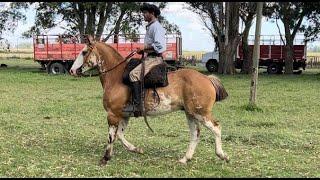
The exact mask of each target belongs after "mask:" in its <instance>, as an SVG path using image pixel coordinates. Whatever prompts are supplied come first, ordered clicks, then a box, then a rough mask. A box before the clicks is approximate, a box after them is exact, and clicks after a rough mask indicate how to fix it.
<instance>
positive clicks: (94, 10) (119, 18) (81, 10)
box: [24, 2, 176, 42]
mask: <svg viewBox="0 0 320 180" xmlns="http://www.w3.org/2000/svg"><path fill="white" fill-rule="evenodd" d="M31 4H36V11H37V14H36V21H35V25H34V26H33V27H32V28H31V29H30V30H29V31H28V32H26V33H24V35H25V36H26V37H30V36H32V35H33V34H39V33H40V32H41V31H43V30H44V29H50V28H53V27H56V26H58V25H59V24H60V23H61V22H66V24H67V26H66V27H64V29H65V30H66V32H68V33H69V34H90V35H92V36H93V37H95V39H96V40H100V39H101V38H102V34H105V32H107V35H106V36H104V37H103V39H102V40H103V41H106V40H108V39H109V38H110V37H111V36H112V35H114V41H115V42H117V41H118V35H119V34H120V33H121V32H122V33H125V34H137V33H138V32H137V29H138V27H139V26H141V25H142V21H143V17H142V13H141V12H140V6H141V5H142V2H39V3H34V2H31V3H29V5H31ZM158 4H159V6H160V8H161V9H163V8H164V7H165V5H166V4H167V3H163V2H162V3H158ZM168 24H170V23H168ZM167 27H169V28H172V27H176V26H174V25H171V26H167Z"/></svg>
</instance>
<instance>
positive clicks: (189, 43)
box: [0, 2, 284, 51]
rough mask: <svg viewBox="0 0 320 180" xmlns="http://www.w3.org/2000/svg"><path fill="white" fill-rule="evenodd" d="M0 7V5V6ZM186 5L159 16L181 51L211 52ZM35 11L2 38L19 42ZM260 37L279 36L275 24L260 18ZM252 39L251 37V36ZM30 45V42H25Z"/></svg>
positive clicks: (176, 4) (206, 37)
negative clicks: (176, 33)
mask: <svg viewBox="0 0 320 180" xmlns="http://www.w3.org/2000/svg"><path fill="white" fill-rule="evenodd" d="M0 6H1V4H0ZM187 6H188V5H187V4H185V3H183V2H169V3H168V5H167V7H166V8H165V9H163V10H162V12H161V14H162V15H163V16H164V17H165V18H166V19H167V20H168V21H169V22H171V23H174V24H176V25H177V26H178V27H179V29H180V31H181V35H182V49H183V50H186V51H212V50H213V49H214V47H215V46H214V42H213V40H212V37H211V36H210V33H209V31H208V30H206V29H205V27H204V25H203V23H202V22H201V19H200V17H198V16H197V15H196V14H195V13H193V12H192V11H189V10H187V9H186V7H187ZM35 14H36V12H35V9H34V8H30V9H29V10H27V11H26V15H27V20H26V22H25V23H23V22H18V26H17V28H16V29H15V31H14V33H10V32H6V33H4V37H5V38H6V39H8V40H9V41H10V42H11V43H12V44H17V42H21V41H22V38H19V37H21V34H22V33H23V32H25V31H26V30H28V29H29V28H30V27H31V26H32V25H33V24H34V19H35ZM278 23H279V26H280V30H281V33H283V32H284V30H283V24H282V22H281V21H278ZM239 26H240V29H243V28H244V24H243V23H242V22H241V21H240V25H239ZM141 30H142V33H145V29H144V28H141ZM46 33H48V34H59V33H63V30H62V29H60V28H59V27H58V28H54V29H51V30H50V31H48V32H44V34H46ZM254 33H255V20H254V23H253V24H252V26H251V29H250V33H249V34H250V35H254ZM261 35H279V30H278V28H277V26H276V24H275V23H272V22H270V21H267V20H266V18H262V27H261ZM252 38H253V36H252ZM25 41H27V42H30V43H32V40H25Z"/></svg>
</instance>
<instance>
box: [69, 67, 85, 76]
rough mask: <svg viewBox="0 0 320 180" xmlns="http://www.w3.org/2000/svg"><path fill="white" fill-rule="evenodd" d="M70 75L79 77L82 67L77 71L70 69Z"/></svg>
mask: <svg viewBox="0 0 320 180" xmlns="http://www.w3.org/2000/svg"><path fill="white" fill-rule="evenodd" d="M70 74H71V75H73V76H81V75H82V67H80V68H78V69H77V70H74V69H70Z"/></svg>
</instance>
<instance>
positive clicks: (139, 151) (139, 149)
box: [134, 148, 143, 154]
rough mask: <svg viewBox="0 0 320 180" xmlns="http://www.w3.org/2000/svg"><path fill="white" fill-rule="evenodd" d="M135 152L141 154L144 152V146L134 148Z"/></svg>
mask: <svg viewBox="0 0 320 180" xmlns="http://www.w3.org/2000/svg"><path fill="white" fill-rule="evenodd" d="M134 152H136V153H139V154H143V149H142V148H136V149H135V150H134Z"/></svg>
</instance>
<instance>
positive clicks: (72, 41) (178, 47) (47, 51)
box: [33, 34, 182, 74]
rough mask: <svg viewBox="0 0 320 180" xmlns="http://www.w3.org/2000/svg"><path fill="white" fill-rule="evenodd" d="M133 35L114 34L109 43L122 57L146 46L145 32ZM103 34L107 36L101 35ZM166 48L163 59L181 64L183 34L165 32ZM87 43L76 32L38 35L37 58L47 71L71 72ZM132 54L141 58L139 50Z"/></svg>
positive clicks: (34, 42) (35, 59)
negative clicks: (130, 36)
mask: <svg viewBox="0 0 320 180" xmlns="http://www.w3.org/2000/svg"><path fill="white" fill-rule="evenodd" d="M138 36H139V37H136V38H134V39H132V38H129V37H128V36H127V35H123V34H122V35H118V36H117V38H116V39H117V40H116V41H115V39H114V36H113V38H110V39H109V40H108V41H107V42H106V43H107V44H109V45H111V46H112V47H114V48H115V49H116V50H117V51H118V52H119V53H120V54H121V55H122V56H123V57H126V56H127V55H129V54H130V53H131V52H132V51H133V50H135V49H137V47H140V48H142V47H143V46H144V42H143V40H144V35H138ZM101 38H104V36H102V37H101ZM166 38H167V50H166V51H165V52H164V60H165V62H167V63H168V64H171V65H178V62H179V59H180V57H181V54H182V40H181V35H180V34H170V35H166ZM84 46H85V44H82V43H80V42H79V39H78V38H76V37H75V36H67V35H37V36H34V37H33V49H34V61H36V62H38V63H39V64H41V66H42V68H43V69H46V70H47V72H48V73H52V74H60V73H66V72H69V70H70V68H71V66H72V64H73V62H74V60H75V59H76V57H77V56H78V54H79V53H80V51H81V50H82V49H83V48H84ZM133 58H141V55H138V54H136V55H135V56H134V57H133Z"/></svg>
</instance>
